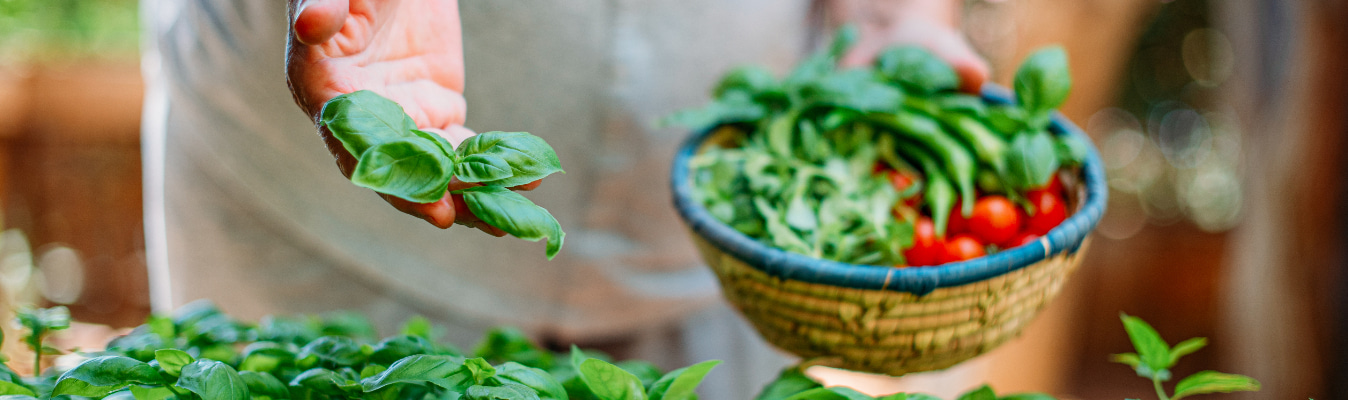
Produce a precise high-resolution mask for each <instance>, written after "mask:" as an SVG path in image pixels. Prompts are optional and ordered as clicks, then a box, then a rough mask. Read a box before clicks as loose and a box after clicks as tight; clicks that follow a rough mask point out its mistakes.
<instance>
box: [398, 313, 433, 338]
mask: <svg viewBox="0 0 1348 400" xmlns="http://www.w3.org/2000/svg"><path fill="white" fill-rule="evenodd" d="M434 330H435V326H434V325H432V324H431V320H429V319H426V317H423V316H420V315H418V316H414V317H412V318H409V319H408V320H407V322H404V323H403V329H402V333H403V334H404V335H408V336H416V337H420V338H422V339H426V340H434V339H435V338H434V337H432V336H431V334H432V332H433V331H434Z"/></svg>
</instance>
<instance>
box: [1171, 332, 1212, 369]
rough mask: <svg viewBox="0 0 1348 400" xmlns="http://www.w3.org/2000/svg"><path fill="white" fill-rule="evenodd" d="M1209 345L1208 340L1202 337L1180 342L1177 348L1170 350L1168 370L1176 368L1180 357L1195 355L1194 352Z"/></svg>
mask: <svg viewBox="0 0 1348 400" xmlns="http://www.w3.org/2000/svg"><path fill="white" fill-rule="evenodd" d="M1207 345H1208V338H1201V337H1196V338H1190V339H1189V340H1185V341H1183V342H1179V343H1178V344H1176V345H1175V347H1173V348H1171V349H1170V362H1169V363H1167V364H1166V368H1170V367H1173V366H1175V363H1176V362H1179V359H1180V357H1184V356H1187V355H1189V354H1193V352H1195V351H1198V350H1199V349H1202V348H1203V346H1207Z"/></svg>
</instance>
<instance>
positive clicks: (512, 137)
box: [456, 132, 562, 187]
mask: <svg viewBox="0 0 1348 400" xmlns="http://www.w3.org/2000/svg"><path fill="white" fill-rule="evenodd" d="M456 151H457V153H458V155H459V159H460V160H463V161H464V162H468V161H469V158H470V157H471V156H475V155H483V156H494V157H496V158H498V159H500V160H504V161H505V163H506V164H508V165H509V167H510V169H511V171H510V172H512V173H511V174H509V175H504V177H499V174H498V175H490V174H489V175H487V176H475V175H466V174H464V171H465V170H464V169H463V168H458V169H456V171H458V172H459V176H458V178H459V180H461V181H464V182H472V183H482V184H483V185H492V186H505V187H511V186H519V185H523V184H526V183H530V182H533V181H536V180H539V179H543V178H544V177H547V176H548V175H552V174H553V173H556V172H562V164H561V162H560V161H558V160H557V153H556V152H555V151H553V150H552V146H549V145H548V142H546V141H544V140H543V138H540V137H538V136H534V135H531V134H528V133H526V132H487V133H481V134H477V135H475V136H473V137H471V138H468V139H467V140H464V141H463V143H461V144H459V148H458V149H457V150H456ZM474 160H478V159H476V158H474ZM491 165H493V166H497V165H499V164H491ZM482 167H483V166H478V168H482ZM474 172H478V171H474Z"/></svg>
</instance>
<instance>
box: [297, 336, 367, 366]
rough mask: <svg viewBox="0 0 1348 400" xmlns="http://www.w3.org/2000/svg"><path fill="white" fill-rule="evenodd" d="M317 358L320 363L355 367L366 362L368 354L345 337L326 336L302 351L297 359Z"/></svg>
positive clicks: (305, 346) (306, 346)
mask: <svg viewBox="0 0 1348 400" xmlns="http://www.w3.org/2000/svg"><path fill="white" fill-rule="evenodd" d="M311 356H312V357H317V358H318V360H319V361H322V362H325V363H328V364H332V365H340V366H350V365H355V364H356V363H359V362H361V361H365V359H366V357H367V356H366V354H365V353H364V352H362V351H361V348H360V345H359V344H357V343H356V342H355V341H354V340H352V339H351V338H349V337H345V336H324V337H320V338H318V339H315V340H314V341H312V342H309V344H306V345H304V347H303V348H301V349H300V354H299V356H298V357H297V358H300V359H303V358H307V357H311Z"/></svg>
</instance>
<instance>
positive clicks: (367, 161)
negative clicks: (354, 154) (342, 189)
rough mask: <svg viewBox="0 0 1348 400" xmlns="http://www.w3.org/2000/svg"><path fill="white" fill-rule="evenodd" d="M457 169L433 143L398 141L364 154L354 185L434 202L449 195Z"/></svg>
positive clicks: (352, 181) (401, 196)
mask: <svg viewBox="0 0 1348 400" xmlns="http://www.w3.org/2000/svg"><path fill="white" fill-rule="evenodd" d="M453 169H454V164H453V161H451V160H450V159H449V157H445V155H444V154H442V153H441V152H440V150H439V149H438V148H436V147H435V146H434V144H433V143H428V142H427V141H425V140H421V139H396V140H390V141H386V142H382V143H379V144H377V145H374V146H372V147H370V148H369V149H368V150H367V151H366V152H365V153H364V154H362V155H361V156H360V161H359V162H358V163H357V164H356V169H355V170H354V171H352V173H351V183H354V184H356V186H360V187H363V188H366V189H370V190H374V191H376V192H379V193H383V194H387V195H392V196H396V197H398V198H401V199H404V200H407V201H410V202H414V203H433V202H435V201H437V200H440V198H441V197H444V196H445V188H446V187H447V186H449V180H450V178H451V177H453V174H452V172H451V171H453Z"/></svg>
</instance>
